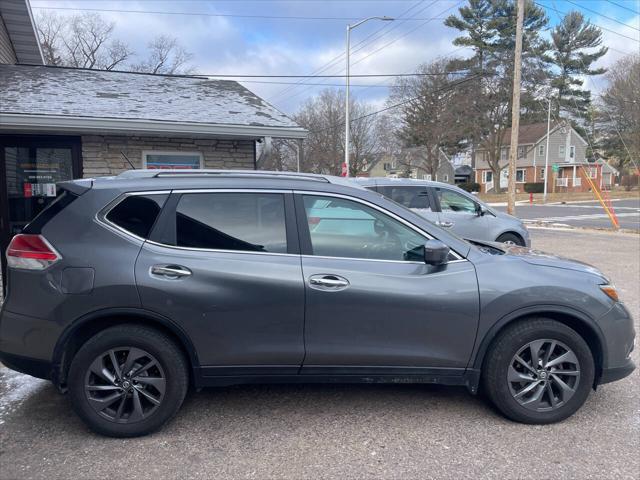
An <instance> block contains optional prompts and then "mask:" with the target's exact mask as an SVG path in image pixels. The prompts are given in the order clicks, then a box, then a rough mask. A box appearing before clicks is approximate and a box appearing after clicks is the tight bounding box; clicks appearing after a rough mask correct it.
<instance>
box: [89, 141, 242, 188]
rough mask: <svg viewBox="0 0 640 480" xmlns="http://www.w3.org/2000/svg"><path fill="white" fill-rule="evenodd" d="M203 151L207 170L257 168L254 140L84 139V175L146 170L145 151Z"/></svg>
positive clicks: (93, 175)
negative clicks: (134, 169)
mask: <svg viewBox="0 0 640 480" xmlns="http://www.w3.org/2000/svg"><path fill="white" fill-rule="evenodd" d="M148 150H155V151H162V152H199V153H201V154H202V156H203V163H204V168H225V169H253V168H254V142H253V140H226V139H225V140H210V139H197V138H195V139H194V138H167V137H149V136H124V135H85V136H83V137H82V164H83V176H84V177H85V178H88V177H97V176H104V175H117V174H119V173H121V172H123V171H125V170H130V169H131V166H130V165H129V163H128V162H127V160H126V159H125V158H124V156H123V155H122V154H123V153H124V155H126V156H127V158H128V159H129V161H131V163H132V164H133V165H134V166H135V168H142V152H143V151H148Z"/></svg>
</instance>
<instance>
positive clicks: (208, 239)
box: [176, 193, 287, 253]
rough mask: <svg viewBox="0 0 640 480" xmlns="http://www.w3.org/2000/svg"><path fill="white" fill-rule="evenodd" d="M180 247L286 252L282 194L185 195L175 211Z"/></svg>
mask: <svg viewBox="0 0 640 480" xmlns="http://www.w3.org/2000/svg"><path fill="white" fill-rule="evenodd" d="M176 242H177V245H178V246H179V247H191V248H207V249H214V250H238V251H249V252H274V253H286V252H287V235H286V227H285V209H284V196H283V195H282V194H280V193H186V194H183V195H182V197H181V198H180V201H179V202H178V206H177V208H176Z"/></svg>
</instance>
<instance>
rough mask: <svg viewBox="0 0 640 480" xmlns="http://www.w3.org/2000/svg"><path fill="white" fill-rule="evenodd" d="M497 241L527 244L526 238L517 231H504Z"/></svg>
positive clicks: (521, 245)
mask: <svg viewBox="0 0 640 480" xmlns="http://www.w3.org/2000/svg"><path fill="white" fill-rule="evenodd" d="M496 242H499V243H507V244H510V245H511V244H513V245H518V246H519V247H524V246H525V243H524V240H522V238H521V237H520V235H516V234H515V233H503V234H502V235H500V236H499V237H498V238H497V239H496Z"/></svg>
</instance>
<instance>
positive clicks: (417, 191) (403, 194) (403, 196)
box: [380, 185, 431, 209]
mask: <svg viewBox="0 0 640 480" xmlns="http://www.w3.org/2000/svg"><path fill="white" fill-rule="evenodd" d="M380 193H382V194H383V195H384V196H385V197H388V198H390V199H391V200H393V201H394V202H397V203H399V204H400V205H404V206H405V207H407V208H422V209H428V208H431V205H429V193H428V191H427V187H423V186H418V185H416V186H415V187H412V186H397V187H396V186H388V187H380Z"/></svg>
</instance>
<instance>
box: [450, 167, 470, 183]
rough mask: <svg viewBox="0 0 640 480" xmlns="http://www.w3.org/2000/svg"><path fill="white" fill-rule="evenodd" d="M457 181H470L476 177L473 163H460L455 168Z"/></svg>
mask: <svg viewBox="0 0 640 480" xmlns="http://www.w3.org/2000/svg"><path fill="white" fill-rule="evenodd" d="M454 178H455V183H456V185H457V184H459V183H469V182H471V181H472V179H473V178H474V172H473V168H472V167H471V165H460V166H458V167H456V169H455V177H454Z"/></svg>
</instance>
